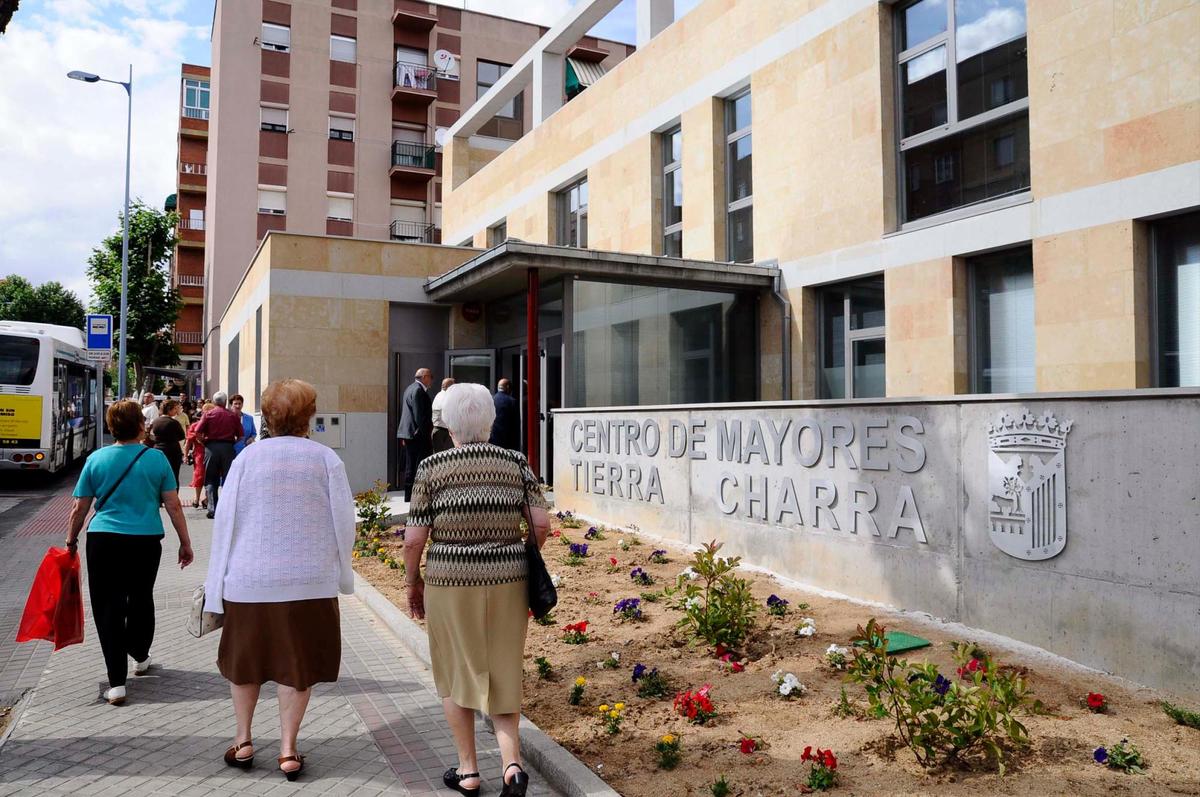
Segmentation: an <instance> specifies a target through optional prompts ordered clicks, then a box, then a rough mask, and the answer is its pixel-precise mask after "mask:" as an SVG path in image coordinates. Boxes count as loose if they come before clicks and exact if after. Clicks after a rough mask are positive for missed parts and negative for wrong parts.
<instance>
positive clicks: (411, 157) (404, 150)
mask: <svg viewBox="0 0 1200 797" xmlns="http://www.w3.org/2000/svg"><path fill="white" fill-rule="evenodd" d="M435 163H436V161H435V159H434V149H433V145H431V144H424V143H418V142H415V141H393V142H392V168H391V169H389V170H388V175H389V176H392V175H397V174H410V175H415V176H418V177H424V178H426V179H428V178H430V177H433V174H434V164H435Z"/></svg>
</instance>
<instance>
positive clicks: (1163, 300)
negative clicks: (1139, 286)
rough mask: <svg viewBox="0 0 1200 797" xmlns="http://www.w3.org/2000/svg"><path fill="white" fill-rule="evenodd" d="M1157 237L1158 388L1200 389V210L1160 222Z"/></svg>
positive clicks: (1154, 236)
mask: <svg viewBox="0 0 1200 797" xmlns="http://www.w3.org/2000/svg"><path fill="white" fill-rule="evenodd" d="M1151 237H1152V242H1153V247H1154V250H1153V251H1154V264H1153V277H1152V279H1153V283H1154V321H1155V323H1154V331H1155V334H1154V341H1155V349H1156V352H1155V361H1156V368H1157V374H1156V379H1155V384H1156V385H1157V386H1158V387H1184V386H1191V385H1200V212H1195V213H1186V214H1184V215H1182V216H1176V217H1174V218H1171V219H1164V220H1162V221H1159V222H1156V223H1155V224H1154V226H1153V228H1152V231H1151Z"/></svg>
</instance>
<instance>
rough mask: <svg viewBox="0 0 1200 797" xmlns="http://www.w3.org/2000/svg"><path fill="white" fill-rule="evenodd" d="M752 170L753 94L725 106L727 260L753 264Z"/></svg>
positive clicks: (737, 97)
mask: <svg viewBox="0 0 1200 797" xmlns="http://www.w3.org/2000/svg"><path fill="white" fill-rule="evenodd" d="M750 166H751V141H750V91H749V89H747V90H746V91H745V92H743V93H741V94H739V95H737V96H736V97H732V98H730V99H729V100H727V101H726V102H725V200H726V203H727V211H728V215H727V217H726V224H725V228H726V231H725V235H726V259H727V260H730V261H732V262H734V263H750V262H752V261H753V260H754V174H753V171H752V170H751V168H750Z"/></svg>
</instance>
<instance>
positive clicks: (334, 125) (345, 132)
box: [329, 115, 354, 141]
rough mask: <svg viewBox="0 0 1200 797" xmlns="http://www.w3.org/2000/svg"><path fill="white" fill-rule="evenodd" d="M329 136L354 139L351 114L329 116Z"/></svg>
mask: <svg viewBox="0 0 1200 797" xmlns="http://www.w3.org/2000/svg"><path fill="white" fill-rule="evenodd" d="M329 137H330V138H333V139H337V140H339V141H353V140H354V118H353V117H351V116H333V115H330V117H329Z"/></svg>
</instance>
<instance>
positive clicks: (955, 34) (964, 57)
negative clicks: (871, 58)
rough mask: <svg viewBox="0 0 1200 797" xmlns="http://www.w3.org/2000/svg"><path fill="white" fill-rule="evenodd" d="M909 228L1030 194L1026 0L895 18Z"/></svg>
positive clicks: (929, 5) (942, 5) (936, 3)
mask: <svg viewBox="0 0 1200 797" xmlns="http://www.w3.org/2000/svg"><path fill="white" fill-rule="evenodd" d="M896 30H897V45H896V47H897V51H898V53H899V55H898V56H897V65H898V69H897V71H896V75H897V81H898V83H899V85H898V88H897V98H898V100H899V109H900V110H899V139H900V156H901V167H900V169H899V173H900V175H901V176H902V180H901V181H902V182H903V183H904V185H903V186H902V189H903V190H902V192H901V194H902V196H903V208H902V217H903V219H904V220H905V221H914V220H916V219H920V218H924V217H925V216H930V215H932V214H935V213H941V212H943V211H947V210H951V209H953V208H958V207H963V206H965V205H971V204H974V203H976V202H983V201H985V200H988V199H995V198H996V197H1000V196H1005V195H1006V194H1012V193H1016V192H1019V191H1027V190H1029V80H1028V74H1027V71H1026V63H1025V53H1026V44H1025V0H993V2H990V3H982V2H969V1H968V0H955V2H947V0H918V2H915V3H909V4H907V5H904V6H901V7H900V8H899V10H898V11H897V22H896Z"/></svg>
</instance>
